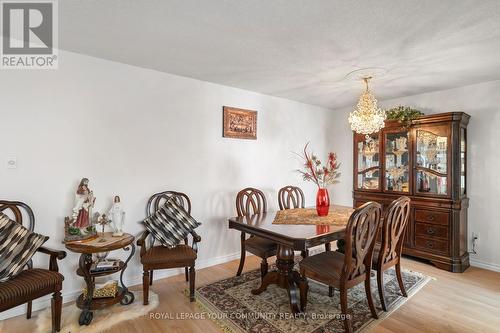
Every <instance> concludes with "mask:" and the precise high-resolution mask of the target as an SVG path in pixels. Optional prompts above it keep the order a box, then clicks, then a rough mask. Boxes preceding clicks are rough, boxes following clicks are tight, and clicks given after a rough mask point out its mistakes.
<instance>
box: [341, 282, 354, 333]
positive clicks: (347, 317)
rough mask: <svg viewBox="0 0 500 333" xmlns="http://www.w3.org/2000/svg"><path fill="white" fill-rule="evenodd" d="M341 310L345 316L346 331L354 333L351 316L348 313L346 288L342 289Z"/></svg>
mask: <svg viewBox="0 0 500 333" xmlns="http://www.w3.org/2000/svg"><path fill="white" fill-rule="evenodd" d="M340 310H341V311H342V314H343V315H344V316H345V318H344V329H345V331H346V332H347V333H352V325H351V316H350V315H349V314H348V313H347V289H345V287H341V288H340Z"/></svg>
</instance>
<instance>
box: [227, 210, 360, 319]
mask: <svg viewBox="0 0 500 333" xmlns="http://www.w3.org/2000/svg"><path fill="white" fill-rule="evenodd" d="M353 211H354V210H353V209H352V208H351V207H345V206H338V205H333V206H331V207H330V211H329V214H328V216H318V215H317V213H316V209H315V208H296V209H288V210H280V211H268V212H263V213H260V214H248V215H244V216H236V217H231V218H229V219H228V221H229V228H230V229H235V230H238V231H241V232H243V233H245V234H249V235H250V236H251V237H252V236H255V237H262V238H265V239H267V240H270V241H273V242H275V243H276V245H277V253H276V270H271V271H269V272H267V273H266V275H264V277H263V278H262V280H261V284H260V286H259V287H258V288H257V289H253V290H252V291H251V292H252V294H254V295H259V294H261V293H263V292H264V291H265V290H266V289H267V287H268V286H269V285H271V284H275V285H277V286H279V287H281V288H284V289H286V291H287V293H288V297H289V301H290V309H291V311H292V313H299V312H300V311H301V308H303V306H300V304H305V302H307V300H306V299H305V297H306V291H307V288H309V286H308V283H307V279H306V278H304V277H302V276H301V275H300V273H299V271H298V270H296V269H295V268H294V265H295V261H294V259H295V251H301V252H303V253H304V252H306V250H307V249H309V248H311V247H315V246H318V245H322V244H328V243H330V242H333V241H337V240H340V239H343V237H344V234H345V227H346V225H347V221H348V220H349V217H350V215H351V214H352V212H353ZM299 294H300V295H299ZM299 296H300V300H301V303H300V304H299Z"/></svg>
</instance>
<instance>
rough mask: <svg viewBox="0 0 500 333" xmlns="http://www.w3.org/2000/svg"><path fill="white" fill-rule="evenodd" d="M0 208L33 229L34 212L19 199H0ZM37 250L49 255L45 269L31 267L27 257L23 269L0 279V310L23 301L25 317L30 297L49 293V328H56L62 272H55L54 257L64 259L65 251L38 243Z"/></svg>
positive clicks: (28, 311) (57, 324) (58, 321)
mask: <svg viewBox="0 0 500 333" xmlns="http://www.w3.org/2000/svg"><path fill="white" fill-rule="evenodd" d="M0 212H3V213H7V212H9V213H11V215H12V216H13V221H15V222H17V223H19V224H21V225H23V222H27V223H26V224H27V225H24V226H25V227H26V228H27V229H28V230H30V231H33V230H34V227H35V215H34V214H33V211H32V210H31V208H30V207H29V206H28V205H27V204H25V203H23V202H19V201H6V200H0ZM25 217H26V218H25ZM23 220H24V221H23ZM37 252H40V253H44V254H47V255H49V267H48V269H42V268H33V261H32V260H31V259H30V260H29V261H28V263H27V264H26V269H24V270H23V271H21V272H20V273H19V274H18V275H16V276H15V277H13V278H12V279H10V280H8V281H5V282H1V283H0V312H2V311H5V310H8V309H12V308H14V307H16V306H19V305H21V304H24V303H27V311H26V318H27V319H30V318H31V310H32V302H33V300H35V299H38V298H40V297H42V296H45V295H49V294H52V299H51V309H52V310H51V311H52V332H59V330H60V329H61V312H62V296H61V290H62V283H63V280H64V276H63V275H62V274H60V273H59V268H58V265H57V261H58V260H62V259H64V258H65V257H66V252H64V251H58V250H52V249H49V248H47V247H45V246H41V247H39V248H38V249H37Z"/></svg>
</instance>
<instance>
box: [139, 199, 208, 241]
mask: <svg viewBox="0 0 500 333" xmlns="http://www.w3.org/2000/svg"><path fill="white" fill-rule="evenodd" d="M143 223H144V226H145V227H146V229H147V230H148V231H149V232H150V233H151V235H153V237H154V238H155V239H156V240H157V241H159V242H160V243H161V244H162V245H163V246H166V247H168V248H173V247H175V246H177V245H178V244H180V242H181V241H182V240H184V239H185V238H186V237H187V236H188V235H189V233H190V232H191V231H193V229H195V228H197V227H198V226H200V225H201V223H199V222H198V221H196V220H195V219H194V218H193V217H192V216H191V215H189V214H188V213H187V212H186V210H185V209H184V208H183V207H182V206H180V205H178V204H177V203H176V202H175V200H173V199H172V198H171V199H169V200H167V201H166V202H165V204H164V205H163V206H161V207H160V208H159V209H158V210H157V211H156V212H155V213H154V214H153V215H151V216H149V217H148V218H146V219H145V220H144V221H143Z"/></svg>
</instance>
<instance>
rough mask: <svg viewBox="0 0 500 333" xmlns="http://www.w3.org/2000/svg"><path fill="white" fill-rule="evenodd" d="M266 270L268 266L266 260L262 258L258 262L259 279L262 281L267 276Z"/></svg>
mask: <svg viewBox="0 0 500 333" xmlns="http://www.w3.org/2000/svg"><path fill="white" fill-rule="evenodd" d="M268 269H269V265H268V264H267V258H262V261H261V262H260V277H261V278H262V279H263V278H264V276H265V275H266V274H267V271H268Z"/></svg>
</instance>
